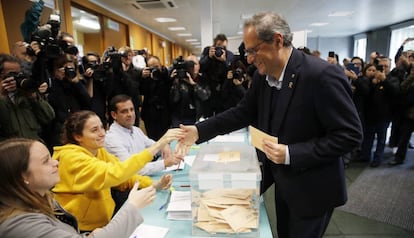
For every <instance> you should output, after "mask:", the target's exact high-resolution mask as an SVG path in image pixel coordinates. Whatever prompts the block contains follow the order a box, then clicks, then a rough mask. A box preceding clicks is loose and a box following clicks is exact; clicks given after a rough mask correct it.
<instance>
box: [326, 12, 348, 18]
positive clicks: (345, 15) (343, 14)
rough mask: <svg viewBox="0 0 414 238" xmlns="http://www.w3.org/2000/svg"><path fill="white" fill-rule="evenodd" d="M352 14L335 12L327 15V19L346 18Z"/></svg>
mask: <svg viewBox="0 0 414 238" xmlns="http://www.w3.org/2000/svg"><path fill="white" fill-rule="evenodd" d="M352 14H354V12H353V11H337V12H331V13H329V14H328V16H329V17H347V16H350V15H352Z"/></svg>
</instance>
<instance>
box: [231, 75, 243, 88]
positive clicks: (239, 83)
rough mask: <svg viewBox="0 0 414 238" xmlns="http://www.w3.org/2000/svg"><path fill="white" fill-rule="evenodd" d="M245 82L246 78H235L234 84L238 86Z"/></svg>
mask: <svg viewBox="0 0 414 238" xmlns="http://www.w3.org/2000/svg"><path fill="white" fill-rule="evenodd" d="M243 82H244V78H243V77H242V78H241V79H233V84H234V85H236V86H239V85H241V84H242V83H243Z"/></svg>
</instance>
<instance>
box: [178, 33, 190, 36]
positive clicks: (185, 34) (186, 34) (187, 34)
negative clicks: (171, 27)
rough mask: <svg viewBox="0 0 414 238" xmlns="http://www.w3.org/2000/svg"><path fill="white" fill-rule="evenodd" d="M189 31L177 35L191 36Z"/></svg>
mask: <svg viewBox="0 0 414 238" xmlns="http://www.w3.org/2000/svg"><path fill="white" fill-rule="evenodd" d="M192 35H193V34H191V33H178V34H177V36H192Z"/></svg>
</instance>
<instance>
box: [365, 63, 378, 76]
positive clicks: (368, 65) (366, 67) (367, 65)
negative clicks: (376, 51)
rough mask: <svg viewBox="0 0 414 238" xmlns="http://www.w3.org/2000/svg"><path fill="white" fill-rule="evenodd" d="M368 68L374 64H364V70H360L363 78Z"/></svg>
mask: <svg viewBox="0 0 414 238" xmlns="http://www.w3.org/2000/svg"><path fill="white" fill-rule="evenodd" d="M370 67H375V64H366V65H365V66H364V69H363V70H362V75H363V76H365V73H366V72H367V70H368V69H369V68H370Z"/></svg>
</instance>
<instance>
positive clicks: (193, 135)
mask: <svg viewBox="0 0 414 238" xmlns="http://www.w3.org/2000/svg"><path fill="white" fill-rule="evenodd" d="M180 129H182V130H183V131H184V132H185V136H184V137H183V138H181V139H180V140H178V143H177V145H176V146H175V153H176V154H178V155H182V156H184V155H186V154H187V153H188V151H189V150H190V148H191V146H192V145H193V144H194V143H195V142H196V141H197V140H198V131H197V127H195V126H184V125H182V124H180Z"/></svg>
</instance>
